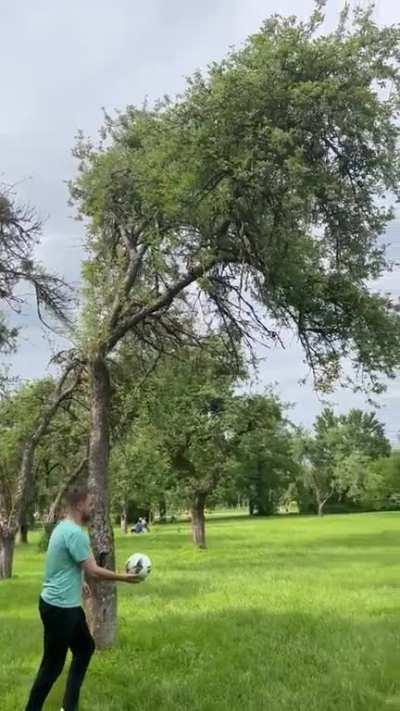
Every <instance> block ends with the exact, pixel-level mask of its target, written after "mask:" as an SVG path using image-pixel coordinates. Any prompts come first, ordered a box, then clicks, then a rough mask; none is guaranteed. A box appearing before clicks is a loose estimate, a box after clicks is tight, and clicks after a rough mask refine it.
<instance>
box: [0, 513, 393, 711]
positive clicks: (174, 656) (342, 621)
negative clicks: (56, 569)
mask: <svg viewBox="0 0 400 711" xmlns="http://www.w3.org/2000/svg"><path fill="white" fill-rule="evenodd" d="M208 540H209V550H208V551H205V552H199V551H195V550H193V549H192V547H191V545H190V541H189V532H188V529H187V527H186V526H178V525H171V526H166V527H161V528H157V529H154V531H152V533H151V534H150V535H149V536H147V537H143V538H140V539H139V538H137V539H132V538H131V537H126V538H121V537H117V547H118V558H119V563H120V564H122V563H123V561H124V560H125V559H126V558H127V556H128V554H129V553H131V552H134V551H135V550H140V551H141V552H145V553H148V554H149V555H150V556H151V557H152V559H153V563H154V571H153V573H152V575H151V579H149V580H148V581H146V582H145V583H143V584H142V585H140V586H132V587H128V586H120V607H119V622H120V630H119V642H118V645H117V646H116V647H115V649H114V650H113V651H111V652H107V653H102V654H97V655H96V657H95V659H94V661H93V663H92V666H91V668H90V671H89V675H88V677H87V681H86V683H85V686H84V690H83V694H82V703H81V711H131V710H132V711H134V710H136V709H138V710H139V709H140V710H141V711H156V709H158V708H161V709H163V711H183V710H185V711H189V709H190V710H191V711H214V710H215V711H217V710H219V709H221V710H222V709H229V710H230V711H236V710H238V711H239V709H240V710H241V709H246V711H264V710H265V711H267V710H268V711H331V710H333V709H335V710H336V709H340V710H342V711H352V710H357V711H361V709H363V710H367V709H368V711H380V709H400V614H399V613H400V599H399V592H400V556H399V552H400V515H399V514H396V513H388V514H362V515H357V516H330V517H327V518H324V519H323V520H317V519H316V518H300V517H288V518H284V517H281V518H274V519H271V520H259V521H257V520H251V521H250V520H248V519H243V518H242V519H238V520H236V521H235V520H229V519H222V520H221V521H215V520H214V521H213V522H212V523H210V525H209V539H208ZM42 568H43V556H41V555H40V554H39V553H38V552H37V547H36V543H35V542H34V541H33V542H32V543H31V544H30V545H29V546H28V547H22V548H21V547H19V548H18V551H17V559H16V569H15V578H14V579H13V580H11V581H7V582H2V583H1V584H0V699H1V711H20V710H21V711H22V710H23V708H24V701H25V698H26V694H27V691H28V688H29V686H30V683H31V681H32V677H33V675H34V672H35V670H36V667H37V664H38V661H39V656H40V651H41V626H40V623H39V620H38V617H37V612H36V601H37V597H38V594H39V590H40V582H41V575H42ZM63 681H64V677H63V678H62V679H61V680H60V682H59V684H57V687H55V689H54V691H53V693H52V695H51V697H50V699H49V701H48V704H47V706H46V709H49V710H50V709H53V710H56V709H57V710H59V708H60V700H61V698H62V684H63Z"/></svg>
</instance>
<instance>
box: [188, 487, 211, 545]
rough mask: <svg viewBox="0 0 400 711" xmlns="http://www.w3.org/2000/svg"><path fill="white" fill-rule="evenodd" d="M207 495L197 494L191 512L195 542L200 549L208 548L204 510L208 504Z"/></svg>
mask: <svg viewBox="0 0 400 711" xmlns="http://www.w3.org/2000/svg"><path fill="white" fill-rule="evenodd" d="M206 498H207V495H206V494H197V495H196V497H195V499H194V501H193V503H192V506H191V509H190V512H191V518H192V534H193V542H194V544H195V545H196V546H197V547H198V548H206V547H207V546H206V520H205V515H204V508H205V504H206Z"/></svg>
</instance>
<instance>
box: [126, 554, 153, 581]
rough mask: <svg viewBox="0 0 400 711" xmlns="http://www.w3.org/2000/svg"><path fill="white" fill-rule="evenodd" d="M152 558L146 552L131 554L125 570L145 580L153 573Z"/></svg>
mask: <svg viewBox="0 0 400 711" xmlns="http://www.w3.org/2000/svg"><path fill="white" fill-rule="evenodd" d="M151 567H152V566H151V560H150V558H149V556H148V555H145V554H144V553H134V554H133V555H131V556H129V558H128V560H127V561H126V564H125V570H126V572H127V573H131V574H134V575H137V576H138V578H141V579H142V580H145V578H147V576H148V575H150V573H151Z"/></svg>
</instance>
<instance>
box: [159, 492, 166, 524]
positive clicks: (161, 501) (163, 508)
mask: <svg viewBox="0 0 400 711" xmlns="http://www.w3.org/2000/svg"><path fill="white" fill-rule="evenodd" d="M158 511H159V515H160V523H165V522H166V520H167V502H166V500H165V496H160V499H159V502H158Z"/></svg>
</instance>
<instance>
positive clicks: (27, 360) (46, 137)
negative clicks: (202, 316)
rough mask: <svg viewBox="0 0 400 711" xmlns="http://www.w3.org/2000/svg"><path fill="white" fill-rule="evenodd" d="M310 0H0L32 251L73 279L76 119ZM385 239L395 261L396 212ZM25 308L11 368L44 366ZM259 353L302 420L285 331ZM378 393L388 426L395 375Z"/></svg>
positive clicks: (91, 117)
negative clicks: (35, 220)
mask: <svg viewBox="0 0 400 711" xmlns="http://www.w3.org/2000/svg"><path fill="white" fill-rule="evenodd" d="M312 5H313V3H312V0H307V1H306V0H271V1H270V2H269V3H267V4H266V3H265V2H264V0H202V2H198V1H197V0H187V1H186V2H183V0H168V2H166V1H165V0H147V2H146V3H135V2H132V0H115V1H114V2H113V3H110V2H108V0H107V1H106V0H86V1H85V2H81V0H70V1H69V2H68V3H55V2H51V0H36V2H35V3H27V2H26V1H25V0H14V2H13V3H5V2H4V1H3V2H1V0H0V24H1V29H2V37H1V45H0V63H1V66H2V69H3V71H2V87H1V99H2V111H1V113H0V155H1V166H0V175H1V176H3V178H4V179H6V180H8V181H12V182H15V183H18V192H19V195H20V196H21V198H22V199H24V200H28V201H30V202H31V203H32V204H33V205H35V206H36V207H37V208H38V210H39V211H40V213H41V214H42V215H43V217H48V219H47V221H46V223H45V228H44V236H43V242H42V245H41V247H40V249H39V252H38V254H39V257H40V259H41V260H42V261H43V262H45V263H46V264H47V265H48V267H49V268H50V269H53V270H56V271H57V272H59V273H61V274H63V275H64V276H65V277H66V278H67V279H68V281H70V282H71V283H74V284H78V282H79V270H80V260H81V258H82V226H81V224H80V223H76V222H74V221H73V220H72V219H71V210H70V209H69V208H68V207H67V197H68V196H67V190H66V186H65V183H64V181H65V180H68V179H69V178H70V177H71V176H72V175H73V171H74V164H73V161H72V157H71V147H72V145H73V142H74V136H75V135H76V132H77V130H78V129H83V130H84V131H85V132H86V133H88V134H90V135H94V134H95V133H96V131H97V129H98V126H99V124H100V123H101V118H102V114H101V107H102V106H105V107H106V108H107V110H112V109H113V108H115V107H124V106H125V105H126V104H128V103H135V104H141V103H142V102H143V100H144V98H145V97H146V96H147V97H149V99H150V100H153V99H156V98H157V97H159V96H162V95H163V94H164V93H169V94H172V95H174V94H175V93H177V92H179V91H181V90H182V88H183V86H184V78H185V76H187V75H189V74H190V73H192V72H193V71H194V70H195V69H196V68H198V67H205V66H206V65H207V63H208V62H210V61H212V60H214V59H220V58H221V57H222V56H223V55H224V54H225V53H226V51H227V50H228V48H229V47H230V46H231V45H238V44H240V43H241V42H242V41H243V40H244V39H245V38H246V36H247V35H248V34H250V33H252V32H254V31H256V30H257V29H258V27H259V25H260V24H261V22H262V20H263V19H264V17H265V16H266V15H268V14H271V13H273V12H280V13H282V14H289V13H290V14H292V13H295V14H297V15H300V16H303V17H305V16H307V15H309V13H310V10H311V8H312ZM342 5H343V3H342V0H330V2H328V23H332V21H333V19H334V18H335V17H337V11H338V10H339V9H340V8H341V7H342ZM377 18H378V20H379V21H380V22H382V23H388V22H394V21H399V20H400V9H399V6H398V4H397V0H380V2H378V5H377ZM388 240H389V241H390V242H391V243H392V246H391V254H392V255H393V258H396V259H398V260H399V261H400V246H399V244H400V242H399V223H396V224H394V225H393V226H392V227H391V228H390V230H389V233H388ZM380 288H382V289H383V290H388V291H391V292H392V293H396V294H397V295H400V292H399V286H398V283H397V275H395V274H389V275H386V276H385V278H384V279H383V280H382V282H381V284H380ZM33 311H34V310H33V308H32V307H31V306H27V307H25V308H24V310H23V314H22V315H21V316H20V317H19V318H18V319H17V321H18V323H19V324H20V325H21V326H23V327H24V328H23V332H22V335H21V339H20V349H19V352H18V354H17V355H16V356H15V357H14V358H13V362H12V365H13V369H14V371H15V372H16V373H18V374H20V375H21V376H22V377H37V376H40V375H41V374H43V373H44V372H45V369H46V365H47V361H48V357H49V353H50V350H51V348H50V347H49V343H48V338H49V335H48V334H46V333H45V332H43V330H42V328H41V327H40V325H39V324H38V323H37V321H36V320H35V318H34V313H33ZM266 356H267V360H266V361H265V362H264V363H263V364H262V367H261V371H260V379H259V385H258V387H262V384H263V383H269V382H274V381H276V382H278V383H279V388H280V391H281V393H282V396H283V398H284V399H285V400H287V401H292V402H296V403H297V405H296V407H295V409H294V410H293V413H292V414H293V417H294V418H295V419H296V420H297V421H299V422H304V423H305V424H307V425H310V424H311V421H312V419H313V417H314V416H315V414H316V412H317V411H318V410H319V408H320V402H319V401H318V398H317V396H316V395H315V393H314V392H313V389H312V387H311V385H310V384H309V385H307V386H305V387H300V386H299V385H298V384H297V381H298V380H299V379H300V378H302V377H304V374H305V373H306V369H305V366H304V364H303V354H302V351H301V349H300V348H299V346H298V345H296V343H295V341H294V340H293V339H291V340H289V341H288V344H287V348H286V350H285V351H284V352H281V351H278V350H273V351H268V352H267V353H266ZM334 399H336V401H337V403H338V405H339V406H340V407H342V408H345V407H349V406H350V405H354V404H360V402H361V401H360V398H355V396H353V395H351V394H349V393H342V392H338V393H336V394H335V397H334ZM381 400H382V405H383V409H382V410H381V411H380V415H381V416H382V418H383V419H384V420H385V421H386V422H387V423H388V424H387V426H388V431H389V432H390V434H391V436H393V437H394V434H395V432H396V408H397V407H398V405H399V404H400V382H399V381H396V383H393V384H391V386H390V389H389V390H388V393H387V395H385V396H384V397H382V398H381Z"/></svg>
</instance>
